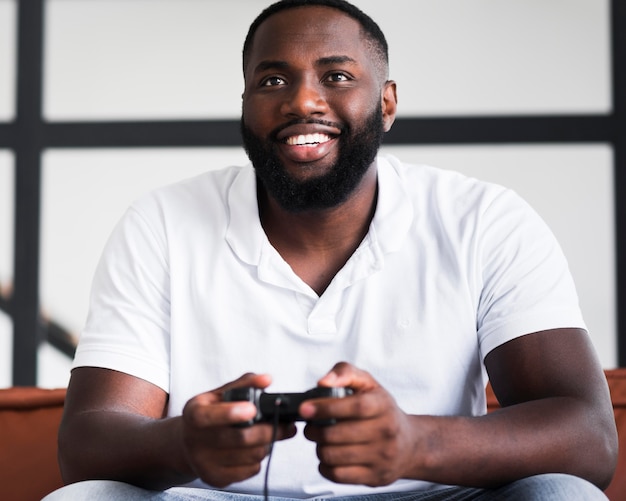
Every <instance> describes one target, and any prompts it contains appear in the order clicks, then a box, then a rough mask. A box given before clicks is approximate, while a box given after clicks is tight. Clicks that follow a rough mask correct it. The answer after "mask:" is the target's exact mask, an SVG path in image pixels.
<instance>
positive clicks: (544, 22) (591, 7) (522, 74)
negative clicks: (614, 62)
mask: <svg viewBox="0 0 626 501" xmlns="http://www.w3.org/2000/svg"><path fill="white" fill-rule="evenodd" d="M359 5H362V6H363V8H364V9H366V10H367V11H369V12H370V13H371V14H372V16H373V17H374V18H375V19H380V23H379V24H380V25H381V28H382V29H383V31H384V32H385V33H386V35H387V37H388V41H389V45H390V56H391V78H393V79H395V80H397V82H398V93H399V96H400V100H399V102H400V106H399V112H400V114H401V115H405V116H406V115H455V114H464V115H468V114H479V115H483V114H496V115H497V114H535V113H538V114H547V113H551V114H559V113H566V114H567V113H605V112H607V111H609V110H610V108H611V89H610V29H609V25H610V21H609V15H610V14H609V1H608V0H550V1H540V0H507V1H505V2H503V1H500V0H438V1H436V2H434V1H432V0H404V1H402V2H395V1H394V3H393V5H394V8H393V9H390V8H388V3H386V2H379V1H378V0H362V1H361V2H359Z"/></svg>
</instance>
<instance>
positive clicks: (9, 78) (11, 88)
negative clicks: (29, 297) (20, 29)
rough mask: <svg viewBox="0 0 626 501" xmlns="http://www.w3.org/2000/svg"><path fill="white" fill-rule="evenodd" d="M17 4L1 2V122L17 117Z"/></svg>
mask: <svg viewBox="0 0 626 501" xmlns="http://www.w3.org/2000/svg"><path fill="white" fill-rule="evenodd" d="M16 10H17V9H16V2H15V0H0V122H8V121H10V120H12V119H13V118H14V117H15V75H16V72H15V54H16V43H15V35H16V29H15V27H16V15H15V14H16Z"/></svg>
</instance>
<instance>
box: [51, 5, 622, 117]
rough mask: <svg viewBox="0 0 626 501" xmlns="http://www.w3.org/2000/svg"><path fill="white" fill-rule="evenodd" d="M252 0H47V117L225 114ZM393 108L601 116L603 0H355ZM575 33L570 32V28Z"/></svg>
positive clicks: (237, 104) (606, 105)
mask: <svg viewBox="0 0 626 501" xmlns="http://www.w3.org/2000/svg"><path fill="white" fill-rule="evenodd" d="M269 3H270V2H269V1H268V2H258V1H255V0H237V2H229V1H221V0H207V1H198V0H125V1H124V2H119V1H111V0H108V1H107V0H90V1H89V2H85V1H84V0H48V2H47V16H46V43H45V49H46V65H45V82H44V84H45V85H44V90H45V92H44V109H45V116H46V117H47V118H48V119H50V120H66V119H69V120H73V119H88V120H92V119H93V120H99V119H138V118H148V119H152V118H161V119H167V118H236V117H238V116H239V112H240V108H241V99H240V96H241V91H242V86H243V80H242V77H241V46H242V43H243V39H244V37H245V34H246V32H247V28H248V26H249V24H250V22H251V21H252V19H253V18H254V17H255V16H256V15H257V14H258V13H259V11H260V10H261V8H262V7H264V6H265V5H267V4H269ZM355 3H356V5H358V6H359V7H361V8H362V9H363V10H364V11H366V12H367V13H369V14H370V15H371V16H372V17H373V18H374V19H375V20H376V21H377V22H378V23H379V24H380V26H381V28H382V29H383V31H384V32H385V34H386V36H387V38H388V41H389V45H390V55H391V78H393V79H395V80H396V81H397V82H398V92H399V97H400V107H399V113H400V115H401V116H430V115H435V116H436V115H473V114H479V115H484V114H489V115H507V114H512V113H513V114H560V113H565V114H569V113H606V112H607V111H609V110H610V107H611V103H610V101H611V97H610V94H611V90H610V46H609V42H610V36H609V0H552V1H550V2H537V1H535V2H529V1H528V0H508V1H506V2H502V1H497V0H439V1H437V2H433V1H432V0H394V2H393V8H392V9H391V8H389V5H388V4H387V3H386V2H380V1H379V0H355ZM581 34H584V36H581Z"/></svg>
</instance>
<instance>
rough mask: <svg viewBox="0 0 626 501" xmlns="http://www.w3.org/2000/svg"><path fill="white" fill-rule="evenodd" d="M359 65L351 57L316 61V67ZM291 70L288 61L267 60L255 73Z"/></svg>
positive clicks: (330, 57)
mask: <svg viewBox="0 0 626 501" xmlns="http://www.w3.org/2000/svg"><path fill="white" fill-rule="evenodd" d="M346 63H348V64H357V61H356V59H354V58H352V57H350V56H326V57H320V58H319V59H318V60H317V61H315V66H317V67H321V66H331V65H333V64H346ZM285 68H289V63H288V62H287V61H281V60H266V61H261V62H260V63H259V64H257V65H256V67H255V68H254V71H255V72H259V71H266V70H271V69H285Z"/></svg>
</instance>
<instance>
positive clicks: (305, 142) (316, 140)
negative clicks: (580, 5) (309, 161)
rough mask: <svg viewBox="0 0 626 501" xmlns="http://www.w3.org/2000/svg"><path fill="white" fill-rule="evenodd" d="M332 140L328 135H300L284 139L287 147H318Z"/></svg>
mask: <svg viewBox="0 0 626 501" xmlns="http://www.w3.org/2000/svg"><path fill="white" fill-rule="evenodd" d="M331 139H332V138H331V137H330V136H329V135H328V134H320V133H315V134H300V135H298V136H289V137H287V138H286V139H285V144H288V145H289V146H309V147H311V146H318V145H320V144H322V143H326V142H328V141H330V140H331Z"/></svg>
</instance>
